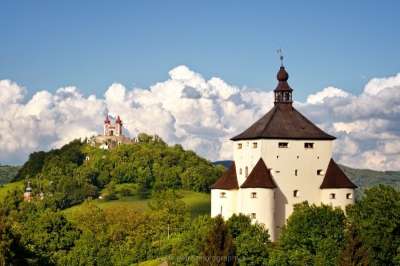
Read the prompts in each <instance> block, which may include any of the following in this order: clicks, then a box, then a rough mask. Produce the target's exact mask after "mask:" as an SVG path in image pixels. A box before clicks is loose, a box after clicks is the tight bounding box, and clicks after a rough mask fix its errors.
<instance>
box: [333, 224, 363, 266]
mask: <svg viewBox="0 0 400 266" xmlns="http://www.w3.org/2000/svg"><path fill="white" fill-rule="evenodd" d="M338 265H340V266H367V265H370V261H369V252H368V249H367V248H366V247H365V245H364V244H363V243H362V242H361V239H360V236H359V233H358V232H357V230H356V228H355V226H354V225H351V224H350V225H349V228H348V229H347V231H346V244H345V247H344V249H343V250H342V252H341V254H340V258H339V262H338Z"/></svg>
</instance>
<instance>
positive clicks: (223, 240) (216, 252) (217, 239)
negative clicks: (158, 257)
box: [199, 216, 236, 266]
mask: <svg viewBox="0 0 400 266" xmlns="http://www.w3.org/2000/svg"><path fill="white" fill-rule="evenodd" d="M235 264H236V256H235V247H234V244H233V238H232V235H231V234H230V232H229V230H228V227H227V226H226V225H225V222H224V220H223V219H222V217H221V216H217V217H215V218H214V225H213V226H212V228H211V230H210V231H209V232H208V234H207V238H206V241H205V243H204V246H203V249H202V252H201V258H200V261H199V265H212V266H217V265H235Z"/></svg>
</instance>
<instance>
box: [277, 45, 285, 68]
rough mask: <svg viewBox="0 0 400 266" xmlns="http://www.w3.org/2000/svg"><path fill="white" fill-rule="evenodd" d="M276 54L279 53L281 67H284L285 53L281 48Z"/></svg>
mask: <svg viewBox="0 0 400 266" xmlns="http://www.w3.org/2000/svg"><path fill="white" fill-rule="evenodd" d="M276 52H277V53H278V55H279V59H280V60H281V66H283V52H282V49H281V48H279V49H278V50H276Z"/></svg>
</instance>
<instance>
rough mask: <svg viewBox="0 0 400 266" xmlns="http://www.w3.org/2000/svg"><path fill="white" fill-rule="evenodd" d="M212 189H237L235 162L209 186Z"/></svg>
mask: <svg viewBox="0 0 400 266" xmlns="http://www.w3.org/2000/svg"><path fill="white" fill-rule="evenodd" d="M211 188H212V189H238V188H239V185H238V181H237V176H236V166H235V162H233V163H232V165H231V166H230V167H229V169H228V170H226V171H225V172H224V173H223V174H222V176H221V177H220V178H219V179H218V180H217V182H215V183H214V185H212V186H211Z"/></svg>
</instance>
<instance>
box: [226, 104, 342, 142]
mask: <svg viewBox="0 0 400 266" xmlns="http://www.w3.org/2000/svg"><path fill="white" fill-rule="evenodd" d="M245 139H314V140H333V139H335V137H333V136H331V135H329V134H327V133H325V132H324V131H322V130H321V129H320V128H318V127H317V126H316V125H314V124H313V123H312V122H311V121H310V120H308V119H307V118H306V117H304V116H303V115H302V114H301V113H300V112H298V111H297V110H296V109H294V108H293V106H292V105H291V104H276V105H275V106H274V107H273V108H272V109H271V110H270V111H269V112H268V113H267V114H266V115H264V116H263V117H262V118H261V119H260V120H258V121H257V122H255V123H254V124H253V125H251V126H250V127H249V128H248V129H246V130H245V131H243V132H242V133H241V134H239V135H237V136H235V137H233V138H232V139H231V140H245Z"/></svg>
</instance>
